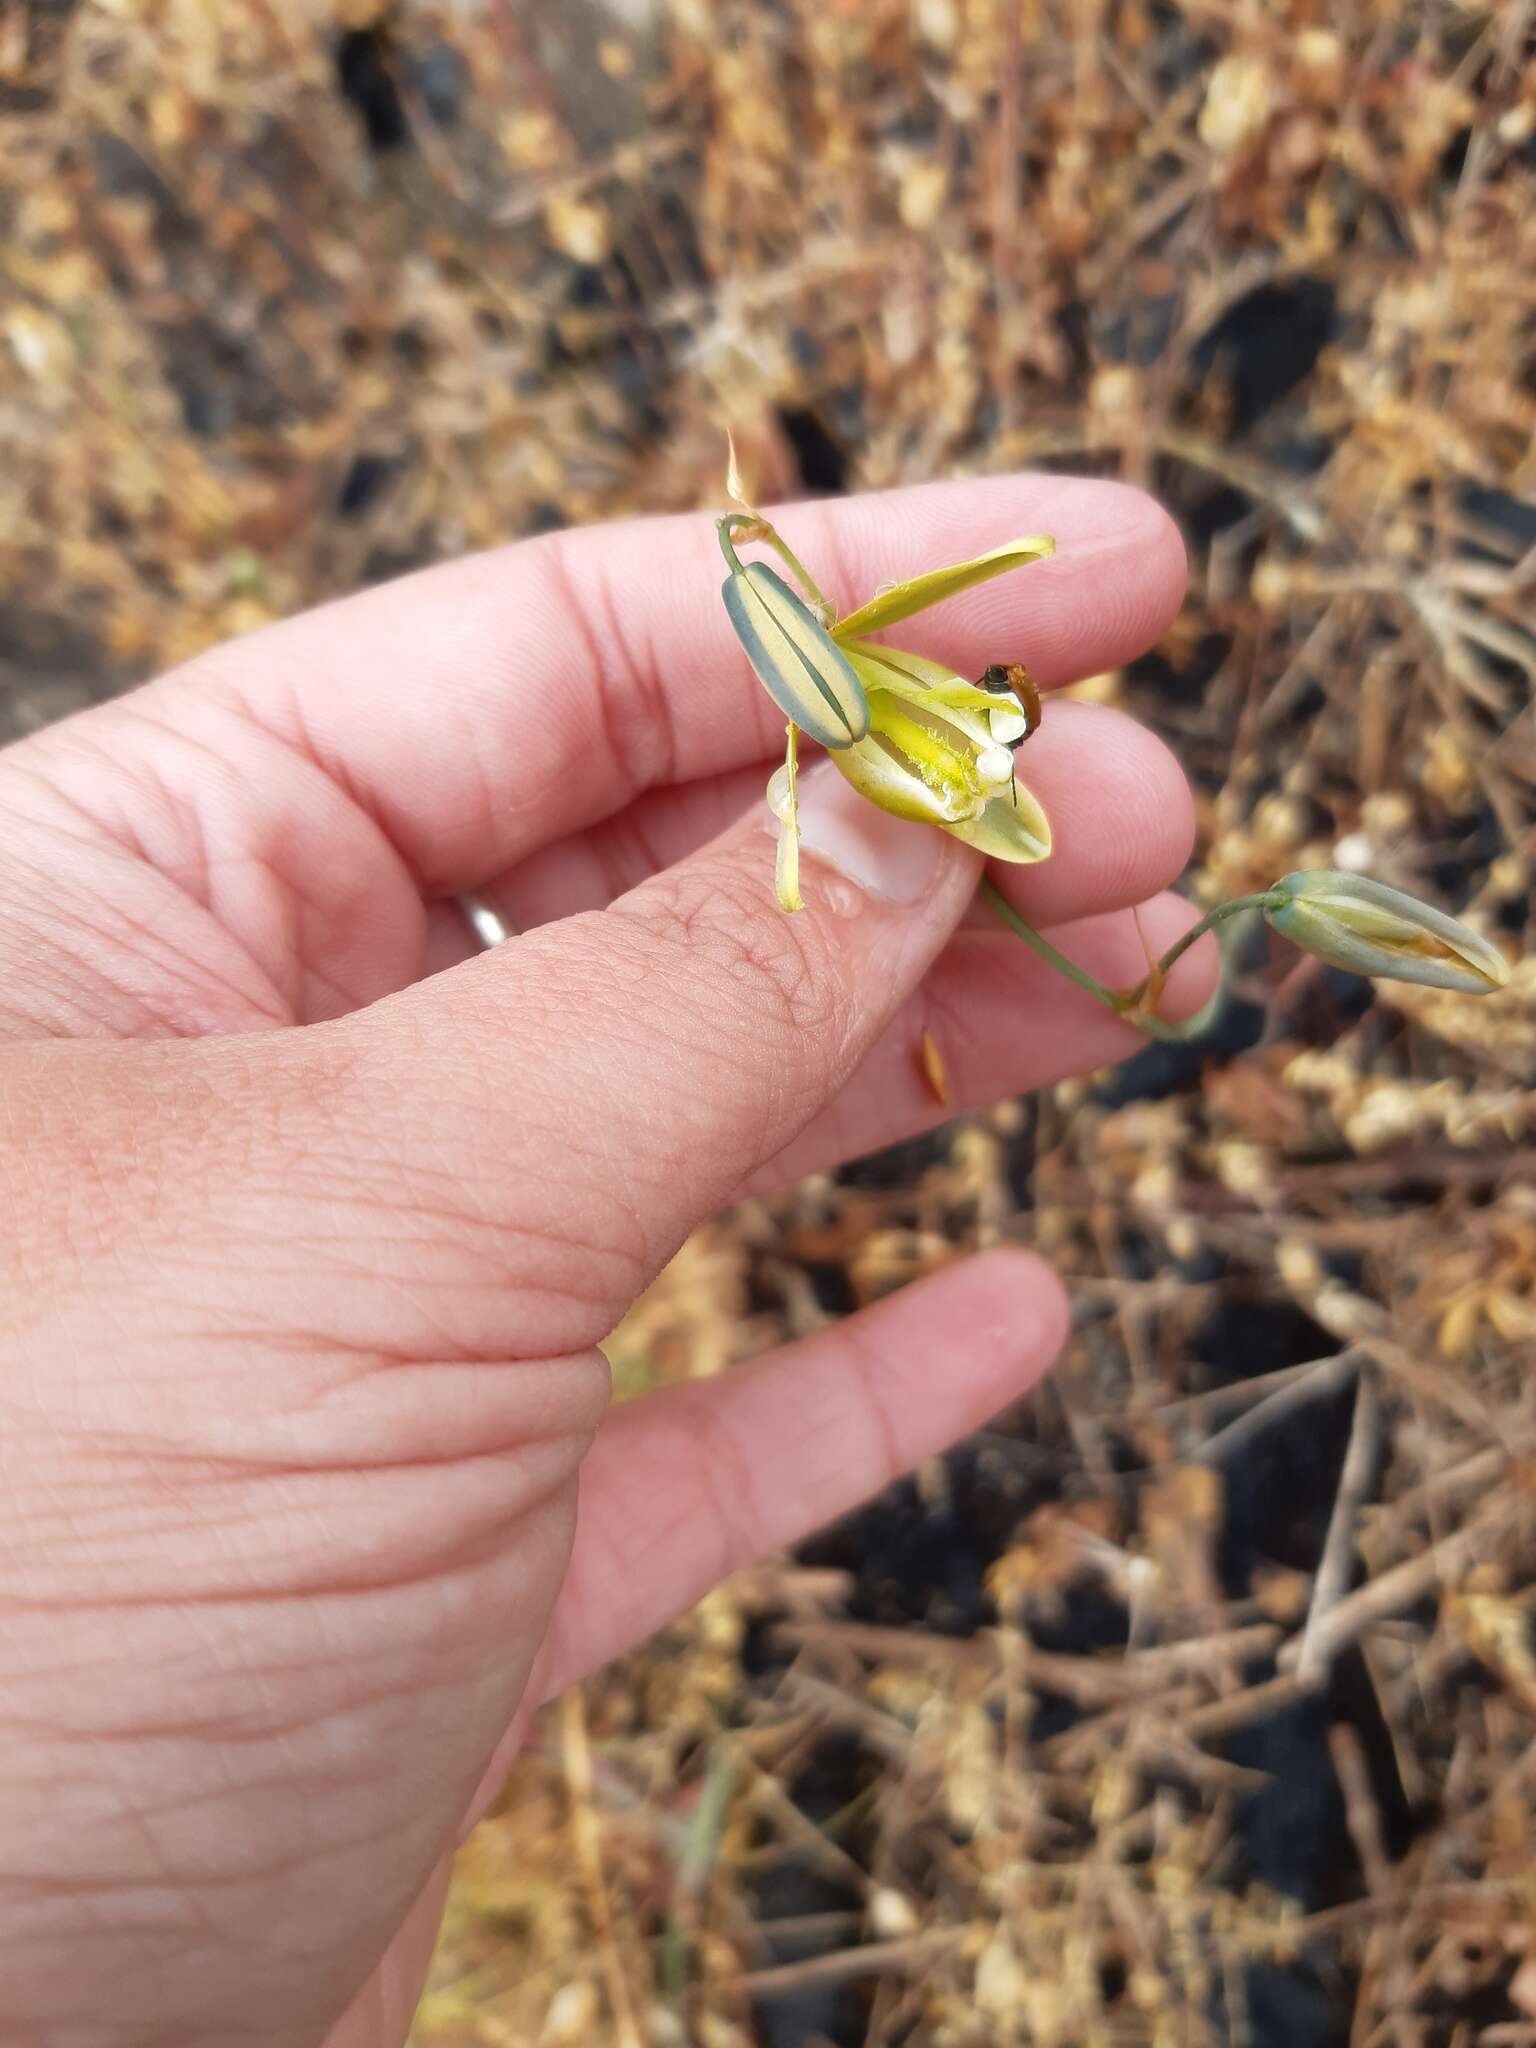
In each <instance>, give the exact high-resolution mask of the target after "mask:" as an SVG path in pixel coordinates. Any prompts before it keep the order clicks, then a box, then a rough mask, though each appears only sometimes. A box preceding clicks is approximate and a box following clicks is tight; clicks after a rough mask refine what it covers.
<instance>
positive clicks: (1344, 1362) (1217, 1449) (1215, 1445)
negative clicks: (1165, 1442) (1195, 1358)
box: [1194, 1345, 1364, 1465]
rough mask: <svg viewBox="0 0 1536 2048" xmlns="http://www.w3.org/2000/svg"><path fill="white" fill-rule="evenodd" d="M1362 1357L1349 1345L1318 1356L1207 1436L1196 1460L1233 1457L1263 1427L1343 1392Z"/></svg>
mask: <svg viewBox="0 0 1536 2048" xmlns="http://www.w3.org/2000/svg"><path fill="white" fill-rule="evenodd" d="M1363 1357H1364V1353H1363V1352H1362V1351H1361V1350H1360V1349H1359V1348H1358V1346H1356V1345H1351V1346H1350V1348H1349V1349H1348V1350H1347V1351H1341V1352H1339V1354H1338V1356H1337V1357H1335V1358H1324V1359H1320V1360H1319V1361H1318V1363H1317V1364H1316V1365H1313V1366H1311V1367H1310V1368H1309V1369H1308V1370H1307V1372H1306V1373H1305V1374H1304V1375H1303V1376H1302V1377H1301V1378H1300V1379H1298V1380H1295V1381H1293V1382H1292V1383H1291V1384H1290V1385H1289V1386H1285V1387H1281V1388H1280V1390H1279V1391H1278V1393H1274V1394H1271V1395H1270V1396H1269V1398H1268V1399H1267V1400H1265V1401H1261V1402H1260V1403H1259V1405H1258V1407H1257V1408H1253V1409H1250V1410H1249V1412H1248V1413H1247V1414H1246V1415H1240V1416H1239V1417H1238V1419H1237V1420H1236V1422H1229V1423H1228V1424H1227V1426H1226V1428H1225V1429H1219V1430H1218V1431H1217V1432H1216V1434H1215V1435H1214V1436H1213V1437H1207V1438H1206V1440H1205V1442H1204V1443H1203V1444H1202V1445H1201V1446H1200V1448H1199V1449H1198V1450H1197V1451H1196V1452H1195V1454H1194V1456H1195V1460H1196V1462H1197V1463H1199V1464H1201V1465H1219V1464H1220V1463H1221V1461H1222V1460H1223V1459H1224V1458H1232V1457H1235V1456H1236V1455H1237V1453H1238V1452H1239V1451H1241V1450H1243V1449H1244V1448H1245V1447H1246V1446H1247V1445H1248V1444H1249V1443H1251V1442H1252V1440H1253V1439H1254V1437H1256V1436H1262V1435H1263V1433H1264V1431H1265V1430H1266V1429H1269V1428H1272V1427H1273V1425H1274V1424H1275V1423H1277V1422H1283V1421H1284V1420H1285V1418H1286V1417H1287V1416H1288V1415H1294V1414H1295V1413H1296V1412H1297V1410H1298V1409H1301V1408H1306V1407H1309V1406H1310V1405H1311V1403H1312V1402H1314V1401H1320V1400H1322V1399H1323V1398H1324V1396H1325V1395H1328V1394H1337V1393H1340V1392H1342V1390H1343V1389H1344V1388H1345V1387H1347V1386H1348V1385H1349V1383H1350V1381H1351V1380H1352V1379H1353V1378H1354V1377H1355V1376H1356V1374H1357V1373H1358V1372H1359V1370H1360V1365H1361V1360H1362V1358H1363Z"/></svg>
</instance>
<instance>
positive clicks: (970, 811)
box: [720, 513, 1055, 910]
mask: <svg viewBox="0 0 1536 2048" xmlns="http://www.w3.org/2000/svg"><path fill="white" fill-rule="evenodd" d="M733 528H734V529H737V530H738V534H739V537H741V538H745V539H763V540H767V541H768V542H769V544H770V545H771V546H775V547H777V548H778V549H779V551H780V553H781V554H783V556H784V558H785V560H786V561H787V562H788V563H789V564H790V566H791V567H792V568H793V569H794V570H795V571H796V573H797V574H798V575H799V576H800V577H801V580H802V581H803V582H805V583H806V584H807V587H808V588H814V586H812V585H810V582H809V579H808V578H807V577H806V576H805V573H804V571H803V570H802V569H801V568H800V565H799V564H798V563H797V562H796V561H795V559H794V557H793V556H792V555H790V554H789V552H788V550H787V549H786V548H785V547H784V546H783V543H782V542H781V541H780V540H779V539H778V536H777V535H776V534H774V532H773V530H772V528H771V527H768V526H767V525H766V523H765V522H763V521H761V520H759V519H758V518H757V517H756V515H754V514H750V513H748V514H743V515H735V514H733V515H730V516H729V517H727V518H726V519H725V520H722V521H721V522H720V542H721V547H722V549H723V550H724V552H725V557H726V561H727V563H728V564H729V565H730V570H731V573H730V575H729V576H728V577H727V578H726V582H725V587H724V591H723V593H722V594H723V596H724V599H725V607H726V611H727V613H728V614H729V616H730V620H731V623H732V625H733V626H734V627H735V629H736V635H737V638H738V639H739V640H740V641H741V644H742V646H743V648H744V649H745V650H746V654H747V658H748V660H749V661H750V662H751V664H752V666H753V668H754V670H755V671H756V673H757V676H758V678H759V680H760V681H761V682H762V684H763V686H764V688H765V689H766V690H767V691H768V693H769V695H770V696H771V697H772V698H773V700H774V702H775V703H776V704H777V705H778V706H779V708H780V709H781V710H782V711H783V712H784V713H785V714H786V716H787V717H788V719H789V721H790V722H789V727H788V742H789V744H788V752H787V755H786V758H785V763H784V766H783V767H782V768H781V769H779V770H778V771H777V773H776V774H775V775H774V777H773V780H772V781H771V782H770V783H769V785H768V801H769V805H770V807H771V808H772V810H773V812H774V815H775V816H776V817H777V818H778V820H779V824H780V839H779V859H778V867H777V887H778V897H779V902H780V904H781V905H782V907H783V908H784V909H785V910H798V909H799V908H800V907H801V904H800V892H799V820H798V813H797V807H796V801H795V768H796V739H797V731H803V732H806V733H808V734H809V735H810V737H811V738H812V739H814V740H816V741H817V742H819V744H820V745H822V746H824V747H825V748H826V749H827V751H828V752H829V753H830V754H831V756H832V759H833V760H834V761H835V762H836V763H837V765H838V768H839V769H840V770H841V771H842V773H843V774H844V775H845V776H846V777H847V779H848V781H849V782H850V783H851V784H852V785H853V787H854V788H855V789H857V790H858V791H859V792H860V794H861V795H863V796H866V797H868V799H869V800H870V802H871V803H873V804H878V805H879V806H880V808H881V809H882V810H886V811H890V812H891V813H893V815H895V816H896V817H898V818H910V819H912V820H913V821H914V822H917V823H921V824H928V825H937V826H939V827H940V828H941V829H942V830H943V831H946V832H950V833H952V834H953V835H954V836H955V837H956V838H957V839H963V840H965V842H966V843H967V844H968V845H970V846H974V847H975V848H976V849H977V850H978V852H981V853H983V854H985V855H986V856H987V857H988V858H989V859H992V860H1006V861H1015V862H1027V861H1037V860H1044V859H1045V858H1046V856H1047V855H1048V854H1049V852H1050V850H1051V828H1050V822H1049V820H1048V819H1047V817H1046V815H1045V812H1044V811H1043V810H1042V808H1041V806H1040V804H1039V803H1038V802H1037V801H1036V799H1035V798H1034V797H1033V796H1032V795H1031V794H1030V792H1029V791H1028V789H1026V788H1025V787H1024V786H1023V785H1022V784H1021V783H1020V782H1019V779H1018V775H1017V772H1016V767H1015V759H1014V756H1015V753H1016V751H1017V749H1018V747H1019V746H1020V745H1021V744H1022V742H1023V741H1024V740H1025V739H1026V738H1028V736H1029V734H1030V733H1031V732H1032V731H1033V730H1034V729H1035V726H1036V725H1037V724H1038V722H1039V715H1040V713H1039V698H1038V696H1037V695H1036V693H1035V689H1034V685H1033V684H1032V683H1031V682H1030V681H1029V678H1028V676H1027V675H1026V674H1025V673H1024V671H1023V670H1022V669H1020V668H1014V669H1011V670H1010V669H1003V668H997V669H989V670H988V671H987V674H986V676H985V677H984V678H983V681H982V683H981V684H976V683H968V682H966V681H965V680H964V678H963V677H961V676H957V675H956V674H955V673H954V672H953V671H952V670H951V669H949V668H946V667H945V666H944V664H943V663H942V662H936V661H930V660H928V659H927V658H926V657H925V656H923V655H920V654H909V653H907V652H905V651H904V650H903V649H901V648H897V647H886V646H883V645H881V644H879V643H878V642H875V641H872V640H870V639H869V638H868V637H867V636H868V635H869V634H871V633H877V632H880V631H881V630H882V629H883V628H884V627H886V626H890V625H894V624H896V623H897V622H898V621H899V620H901V619H906V618H910V617H912V615H913V614H914V613H916V612H920V611H923V610H926V608H927V607H928V606H929V605H933V604H938V603H940V602H941V601H942V600H943V599H944V598H947V597H952V596H954V595H955V594H956V593H957V592H958V591H962V590H967V589H969V588H970V587H971V585H972V584H975V583H982V582H985V581H986V580H987V579H988V578H989V577H992V576H1000V575H1003V574H1005V573H1006V572H1007V571H1008V570H1009V569H1016V568H1021V567H1023V566H1024V565H1025V564H1026V563H1029V562H1038V561H1041V560H1043V559H1044V558H1045V557H1046V556H1047V555H1050V554H1052V553H1054V552H1055V542H1054V541H1053V540H1052V539H1051V538H1050V537H1049V535H1046V534H1035V535H1031V536H1030V537H1028V538H1026V539H1024V540H1016V541H1009V542H1008V543H1007V544H1006V545H1004V546H1003V547H1000V548H993V549H992V550H991V551H990V552H989V553H987V554H985V555H979V556H977V557H975V558H974V559H973V560H971V561H968V562H957V563H955V564H953V565H951V566H950V567H948V568H944V569H933V570H930V571H928V572H927V573H926V574H924V575H921V576H914V577H912V578H910V579H909V580H908V581H906V582H904V583H897V584H894V585H892V586H891V587H890V588H889V589H886V590H883V591H881V592H879V593H878V594H877V595H876V596H875V597H873V598H871V599H870V601H869V603H868V604H865V605H861V606H860V607H859V609H858V610H857V611H855V612H851V613H850V614H849V615H848V616H847V617H846V618H844V619H841V620H838V621H837V622H836V623H833V622H832V619H831V614H830V610H828V611H827V612H826V614H825V616H824V617H820V618H819V617H818V616H817V614H816V613H815V612H814V611H813V610H812V609H811V607H810V606H809V605H807V604H806V603H805V602H804V601H803V600H802V599H801V598H799V597H797V596H796V595H795V593H794V592H793V591H792V590H791V589H790V587H789V585H788V584H787V583H786V582H785V581H784V579H783V578H782V577H781V576H780V575H779V574H778V573H777V571H775V570H773V569H771V568H769V567H768V566H767V564H766V563H763V562H750V563H747V564H745V565H743V564H742V563H741V562H739V561H738V560H737V558H736V554H735V550H734V548H733V547H732V545H731V539H730V535H731V531H732V529H733Z"/></svg>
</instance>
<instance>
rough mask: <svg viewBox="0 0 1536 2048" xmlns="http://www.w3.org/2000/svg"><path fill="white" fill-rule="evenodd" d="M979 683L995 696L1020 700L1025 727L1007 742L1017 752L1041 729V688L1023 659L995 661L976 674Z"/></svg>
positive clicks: (980, 688) (977, 685)
mask: <svg viewBox="0 0 1536 2048" xmlns="http://www.w3.org/2000/svg"><path fill="white" fill-rule="evenodd" d="M976 687H977V689H978V690H985V691H986V692H987V694H988V695H989V696H991V697H1013V698H1016V699H1017V700H1018V705H1019V709H1020V710H1021V711H1022V712H1023V714H1024V721H1025V723H1024V730H1023V731H1022V732H1021V733H1020V734H1019V736H1018V738H1017V739H1013V740H1009V741H1007V742H1006V744H1007V745H1008V746H1010V747H1011V748H1012V749H1013V751H1014V752H1015V753H1017V752H1018V750H1019V748H1020V747H1022V746H1023V744H1024V742H1025V741H1026V740H1027V739H1031V738H1032V737H1033V736H1034V734H1035V733H1037V732H1038V731H1039V730H1040V692H1039V691H1038V690H1037V689H1036V688H1035V685H1034V681H1033V679H1032V678H1031V676H1030V673H1029V671H1028V669H1026V668H1024V667H1023V666H1022V665H1021V664H1020V663H1019V662H1001V661H994V662H992V663H991V664H990V666H988V667H987V668H985V669H983V670H982V672H981V674H980V675H979V676H978V677H977V678H976Z"/></svg>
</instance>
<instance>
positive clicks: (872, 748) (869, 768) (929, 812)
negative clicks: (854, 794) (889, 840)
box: [830, 735, 954, 825]
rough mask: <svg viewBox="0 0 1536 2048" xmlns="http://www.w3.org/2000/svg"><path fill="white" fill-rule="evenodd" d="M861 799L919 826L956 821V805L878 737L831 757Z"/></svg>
mask: <svg viewBox="0 0 1536 2048" xmlns="http://www.w3.org/2000/svg"><path fill="white" fill-rule="evenodd" d="M830 758H831V759H832V760H834V761H835V762H836V763H837V765H838V768H839V769H840V771H841V772H842V774H843V775H844V776H845V777H846V779H847V780H848V781H849V782H851V783H852V784H853V786H854V788H855V789H856V790H857V791H858V792H859V795H860V796H865V797H868V798H869V801H870V802H871V803H872V804H878V805H879V807H880V809H881V810H882V811H889V812H890V814H891V816H892V817H893V818H910V819H911V820H912V821H913V823H914V824H919V825H948V824H950V823H952V822H953V819H954V807H953V803H952V802H951V804H950V805H949V806H946V804H945V800H944V798H943V797H942V796H941V795H940V794H939V793H938V792H937V791H935V790H933V789H930V788H929V786H928V784H927V783H926V782H924V781H923V779H922V777H921V776H920V775H918V774H917V773H915V771H914V770H913V768H912V766H911V765H910V763H908V762H906V761H904V760H903V759H902V758H901V757H900V756H899V755H898V754H897V753H896V752H894V751H893V750H892V749H890V748H888V747H887V746H886V744H885V743H884V742H883V741H882V740H881V739H879V738H878V737H876V736H873V735H872V736H871V737H870V738H869V739H867V740H860V741H859V744H858V745H857V746H856V747H843V748H840V749H839V751H838V752H837V753H835V754H833V755H831V756H830Z"/></svg>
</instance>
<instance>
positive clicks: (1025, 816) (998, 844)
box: [944, 782, 1051, 867]
mask: <svg viewBox="0 0 1536 2048" xmlns="http://www.w3.org/2000/svg"><path fill="white" fill-rule="evenodd" d="M944 829H945V831H946V832H951V833H953V834H954V836H955V838H956V839H963V840H964V841H965V843H966V845H967V846H974V847H975V849H976V851H977V852H978V853H984V854H985V855H986V857H987V859H988V860H1006V861H1012V862H1013V863H1014V864H1015V865H1016V866H1018V867H1026V866H1028V865H1029V864H1030V863H1032V862H1034V861H1037V860H1048V859H1049V858H1050V852H1051V821H1050V819H1049V818H1048V817H1047V816H1046V815H1045V809H1044V806H1043V805H1042V804H1041V802H1040V800H1039V798H1038V797H1036V796H1034V795H1033V794H1032V793H1031V792H1030V791H1029V790H1027V789H1026V788H1025V787H1024V785H1023V783H1022V782H1017V783H1015V784H1014V786H1013V788H1012V789H1011V790H1005V791H1004V792H1003V793H1002V795H1001V796H995V797H993V798H992V800H991V802H990V803H989V804H988V805H987V807H986V809H985V810H984V811H983V812H982V814H981V816H980V817H979V818H968V819H966V820H964V821H963V822H962V823H960V824H955V825H946V826H945V827H944Z"/></svg>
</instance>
